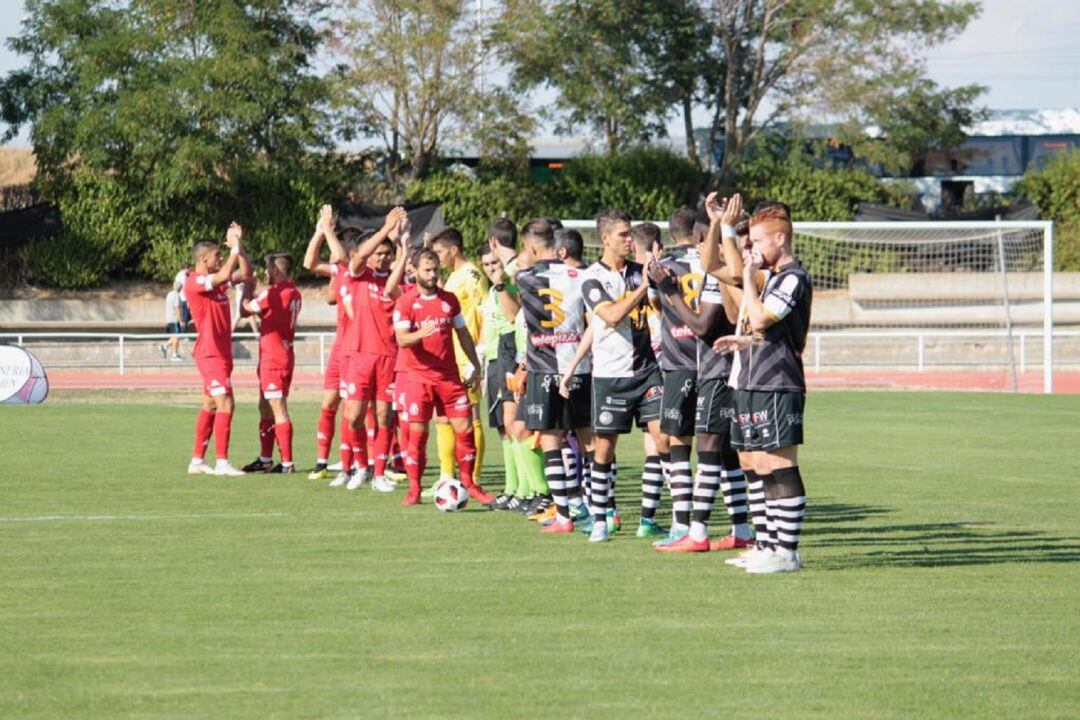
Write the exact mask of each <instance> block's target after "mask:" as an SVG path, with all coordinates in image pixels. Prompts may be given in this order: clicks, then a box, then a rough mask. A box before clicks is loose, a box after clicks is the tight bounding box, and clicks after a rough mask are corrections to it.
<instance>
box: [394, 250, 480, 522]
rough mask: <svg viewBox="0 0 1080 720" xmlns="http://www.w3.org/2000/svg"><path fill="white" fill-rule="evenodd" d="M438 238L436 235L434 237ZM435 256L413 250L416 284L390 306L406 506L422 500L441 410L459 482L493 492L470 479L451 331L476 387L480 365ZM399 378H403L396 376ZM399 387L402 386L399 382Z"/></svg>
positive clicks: (475, 493)
mask: <svg viewBox="0 0 1080 720" xmlns="http://www.w3.org/2000/svg"><path fill="white" fill-rule="evenodd" d="M436 237H437V236H436ZM438 278H439V256H438V255H436V254H435V253H434V252H433V251H431V250H428V249H424V250H421V251H419V252H418V253H417V255H416V286H415V287H413V288H412V289H410V290H409V291H408V292H405V293H404V294H403V295H402V296H401V297H400V298H398V301H397V305H396V306H395V308H394V330H395V333H396V336H397V344H398V348H399V350H398V357H399V361H400V362H399V366H400V369H401V370H402V371H403V374H404V376H405V388H404V393H403V399H404V402H405V406H406V408H407V411H408V414H409V448H408V457H407V459H406V463H405V469H406V473H407V474H408V476H409V494H408V496H406V498H405V502H404V504H405V505H416V504H417V503H419V502H420V480H421V478H422V477H423V473H424V465H425V461H426V447H427V438H428V421H430V420H431V416H432V413H433V412H434V411H438V412H439V413H441V414H444V415H445V416H446V417H447V418H448V419H449V420H450V425H451V427H453V429H454V434H455V436H456V439H457V443H456V448H455V457H456V459H457V462H458V469H459V470H460V472H461V484H462V485H464V486H465V488H466V489H467V490H468V491H469V496H470V497H472V498H473V499H474V500H476V501H477V502H480V503H484V504H487V503H490V502H492V501H493V500H494V497H493V496H492V495H491V494H490V493H487V492H485V491H484V489H483V488H482V487H481V486H480V485H478V484H476V482H474V480H473V465H474V463H475V462H476V440H475V438H474V436H473V427H472V403H470V402H469V395H468V392H467V391H466V388H465V383H463V382H462V381H461V375H460V371H459V370H458V365H457V360H456V359H455V356H454V342H453V336H454V335H456V336H457V339H458V342H459V343H460V344H461V349H462V350H464V352H465V356H466V357H467V358H468V360H469V362H470V363H471V365H472V372H471V374H470V376H469V378H468V379H467V380H468V383H469V385H470V386H471V387H472V388H473V391H474V392H475V391H477V390H478V389H479V387H480V383H481V380H482V368H483V365H481V364H480V360H479V358H478V357H477V355H476V347H475V346H474V345H473V341H472V336H470V335H469V333H468V331H467V330H466V328H465V318H464V317H462V315H461V305H460V303H459V302H458V299H457V297H455V296H454V294H453V293H449V292H446V291H445V290H442V289H441V288H439V286H438ZM398 382H399V383H400V382H401V376H400V375H399V380H398ZM399 388H400V386H399Z"/></svg>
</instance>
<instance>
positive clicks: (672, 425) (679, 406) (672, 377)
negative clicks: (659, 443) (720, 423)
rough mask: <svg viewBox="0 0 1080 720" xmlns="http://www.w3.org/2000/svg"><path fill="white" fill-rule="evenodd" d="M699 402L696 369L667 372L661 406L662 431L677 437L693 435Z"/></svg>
mask: <svg viewBox="0 0 1080 720" xmlns="http://www.w3.org/2000/svg"><path fill="white" fill-rule="evenodd" d="M697 403H698V380H697V371H696V370H668V371H667V372H665V373H664V397H663V401H662V404H661V406H660V432H662V433H664V434H665V435H675V436H677V437H687V436H689V435H693V434H694V417H695V413H696V411H697Z"/></svg>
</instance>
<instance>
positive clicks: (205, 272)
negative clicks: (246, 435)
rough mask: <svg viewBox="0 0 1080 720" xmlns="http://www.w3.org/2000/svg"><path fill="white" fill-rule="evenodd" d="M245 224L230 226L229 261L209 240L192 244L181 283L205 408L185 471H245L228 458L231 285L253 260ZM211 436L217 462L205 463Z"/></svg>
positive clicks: (248, 272) (247, 272) (248, 274)
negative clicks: (189, 268) (190, 266)
mask: <svg viewBox="0 0 1080 720" xmlns="http://www.w3.org/2000/svg"><path fill="white" fill-rule="evenodd" d="M242 235H243V228H241V227H240V226H239V225H237V224H236V223H233V224H231V225H230V226H229V230H228V232H227V233H226V235H225V244H226V245H227V246H228V248H229V259H228V260H223V259H222V256H221V248H220V246H219V245H218V244H217V243H216V242H213V241H203V242H199V243H196V244H195V248H194V253H193V254H194V257H195V270H194V271H193V272H191V273H190V274H189V275H188V278H187V281H186V282H185V283H184V294H185V295H186V296H187V300H188V307H189V308H190V310H191V317H192V320H194V322H195V327H196V330H197V331H198V338H197V339H196V340H195V349H194V351H193V352H192V356H193V357H194V358H195V365H196V366H197V367H198V368H199V374H200V375H201V376H202V380H203V394H204V396H205V397H204V399H203V406H202V410H201V411H200V412H199V418H198V420H197V421H196V423H195V446H194V448H193V449H192V451H191V463H190V464H189V465H188V474H189V475H198V474H200V473H207V474H212V475H243V474H244V473H243V471H242V470H238V469H237V468H235V467H233V465H232V464H231V463H230V462H229V432H230V430H231V429H232V413H233V408H234V406H235V404H234V402H233V397H232V369H233V355H232V318H231V314H230V312H229V288H230V287H232V286H233V284H234V283H239V282H243V281H244V280H249V279H251V277H252V274H251V263H249V262H248V259H247V256H246V255H244V250H243V247H242V245H241V243H240V239H241V236H242ZM211 435H212V436H213V437H214V451H215V455H216V457H217V464H216V465H215V467H213V468H211V467H210V466H209V465H207V464H206V461H205V458H206V448H207V446H208V445H209V444H210V437H211Z"/></svg>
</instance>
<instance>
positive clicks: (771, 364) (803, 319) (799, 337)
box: [741, 261, 814, 392]
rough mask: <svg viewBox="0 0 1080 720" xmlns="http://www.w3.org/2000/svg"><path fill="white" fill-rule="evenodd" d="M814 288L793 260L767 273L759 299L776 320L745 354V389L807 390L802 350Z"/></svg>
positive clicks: (801, 267) (803, 269) (803, 270)
mask: <svg viewBox="0 0 1080 720" xmlns="http://www.w3.org/2000/svg"><path fill="white" fill-rule="evenodd" d="M813 296H814V288H813V283H812V281H811V279H810V274H809V273H808V272H806V269H805V268H803V266H802V265H800V264H799V263H798V261H794V262H791V263H788V264H787V265H785V266H784V267H782V268H779V270H778V272H777V273H776V274H775V275H773V276H772V277H770V278H769V279H768V281H767V282H766V283H765V288H764V290H763V291H762V295H761V302H762V303H763V304H764V305H765V309H766V310H768V311H769V312H770V313H772V315H773V316H774V317H776V318H777V322H775V323H774V324H772V325H771V326H769V328H768V329H767V330H765V332H764V334H763V337H762V343H761V344H760V345H758V346H757V347H754V348H751V350H750V351H749V352H748V353H747V355H748V357H747V358H746V365H747V367H746V372H747V375H746V383H745V384H744V385H741V387H744V388H746V389H747V390H771V391H783V392H806V377H805V375H804V373H803V363H802V353H803V348H805V347H806V336H807V333H808V331H809V329H810V306H811V303H812V301H813Z"/></svg>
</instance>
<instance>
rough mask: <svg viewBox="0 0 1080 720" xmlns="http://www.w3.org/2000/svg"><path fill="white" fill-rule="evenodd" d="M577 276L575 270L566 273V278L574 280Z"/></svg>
mask: <svg viewBox="0 0 1080 720" xmlns="http://www.w3.org/2000/svg"><path fill="white" fill-rule="evenodd" d="M577 276H578V271H577V270H573V269H571V270H567V271H566V277H569V278H576V277H577Z"/></svg>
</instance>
